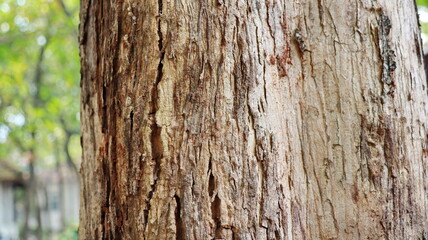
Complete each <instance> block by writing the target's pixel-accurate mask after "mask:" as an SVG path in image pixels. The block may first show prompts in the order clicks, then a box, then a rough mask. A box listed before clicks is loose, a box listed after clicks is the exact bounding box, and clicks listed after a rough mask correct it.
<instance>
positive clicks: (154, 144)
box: [144, 0, 165, 229]
mask: <svg viewBox="0 0 428 240" xmlns="http://www.w3.org/2000/svg"><path fill="white" fill-rule="evenodd" d="M161 15H162V0H158V29H157V34H158V38H159V39H158V48H159V63H158V68H157V73H156V78H155V82H154V86H153V87H152V97H151V111H150V114H151V115H152V123H151V126H150V127H151V133H150V142H151V154H152V160H153V161H155V167H154V169H153V174H154V175H155V178H154V179H155V180H154V182H153V184H152V185H151V189H150V192H149V194H148V198H147V201H146V202H147V208H146V210H144V219H145V221H144V224H145V226H144V228H145V229H146V228H147V226H148V223H147V221H148V217H149V216H148V215H149V212H150V208H151V204H150V201H151V199H152V198H153V195H154V192H155V191H156V186H157V182H158V180H159V176H160V162H161V159H162V156H163V145H162V139H161V130H162V128H161V127H160V126H159V125H158V124H157V120H156V113H157V111H158V110H159V94H158V86H159V82H160V81H161V80H162V76H163V72H162V71H163V59H164V56H165V52H164V51H163V36H162V29H161Z"/></svg>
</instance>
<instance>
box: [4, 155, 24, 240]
mask: <svg viewBox="0 0 428 240" xmlns="http://www.w3.org/2000/svg"><path fill="white" fill-rule="evenodd" d="M23 183H24V181H23V178H22V172H20V171H19V170H18V168H16V167H14V166H13V165H12V164H10V163H8V162H7V161H5V160H0V240H15V239H19V226H20V213H19V210H18V208H17V196H16V191H17V190H18V189H22V188H23Z"/></svg>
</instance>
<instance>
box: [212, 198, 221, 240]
mask: <svg viewBox="0 0 428 240" xmlns="http://www.w3.org/2000/svg"><path fill="white" fill-rule="evenodd" d="M220 205H221V200H220V198H219V197H218V195H216V196H215V197H214V201H213V202H212V203H211V216H212V219H213V220H214V236H215V238H216V239H220V238H222V235H221V208H220V207H221V206H220Z"/></svg>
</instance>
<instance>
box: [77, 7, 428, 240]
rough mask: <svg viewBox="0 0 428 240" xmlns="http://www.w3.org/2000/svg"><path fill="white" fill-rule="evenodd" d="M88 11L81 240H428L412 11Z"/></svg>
mask: <svg viewBox="0 0 428 240" xmlns="http://www.w3.org/2000/svg"><path fill="white" fill-rule="evenodd" d="M81 2H82V4H81V15H80V18H81V25H80V39H79V40H80V53H81V63H82V69H81V72H82V82H81V86H82V98H81V111H82V115H81V120H82V131H81V132H82V146H83V161H82V166H81V174H82V181H81V184H82V187H81V189H82V195H81V212H80V220H81V222H80V228H79V238H80V239H423V238H425V239H426V238H428V233H427V231H428V222H427V219H428V201H427V199H428V178H427V172H426V169H428V163H427V157H428V150H427V148H428V139H427V128H426V123H427V122H428V115H427V106H426V102H427V100H428V98H427V89H426V88H427V86H426V80H425V79H424V70H423V59H422V48H421V40H420V33H419V27H418V20H417V15H416V10H415V4H414V1H413V0H402V1H398V0H392V1H386V0H379V1H374V0H373V1H371V0H362V1H349V2H346V1H331V0H317V1H315V0H308V1H300V0H293V1H285V0H272V1H268V0H265V1H257V0H249V1H238V0H231V1H224V0H207V1H179V0H168V1H167V0H146V1H133V0H117V1H111V0H107V1H89V0H82V1H81Z"/></svg>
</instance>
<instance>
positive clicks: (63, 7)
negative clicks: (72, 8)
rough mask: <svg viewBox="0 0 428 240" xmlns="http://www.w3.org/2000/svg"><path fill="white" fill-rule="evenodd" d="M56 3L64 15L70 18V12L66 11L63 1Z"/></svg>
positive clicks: (59, 0) (58, 0)
mask: <svg viewBox="0 0 428 240" xmlns="http://www.w3.org/2000/svg"><path fill="white" fill-rule="evenodd" d="M57 2H58V3H59V5H60V6H61V8H62V10H63V11H64V13H65V15H67V17H71V14H70V12H69V11H68V9H67V7H66V6H65V4H64V1H62V0H57Z"/></svg>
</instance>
